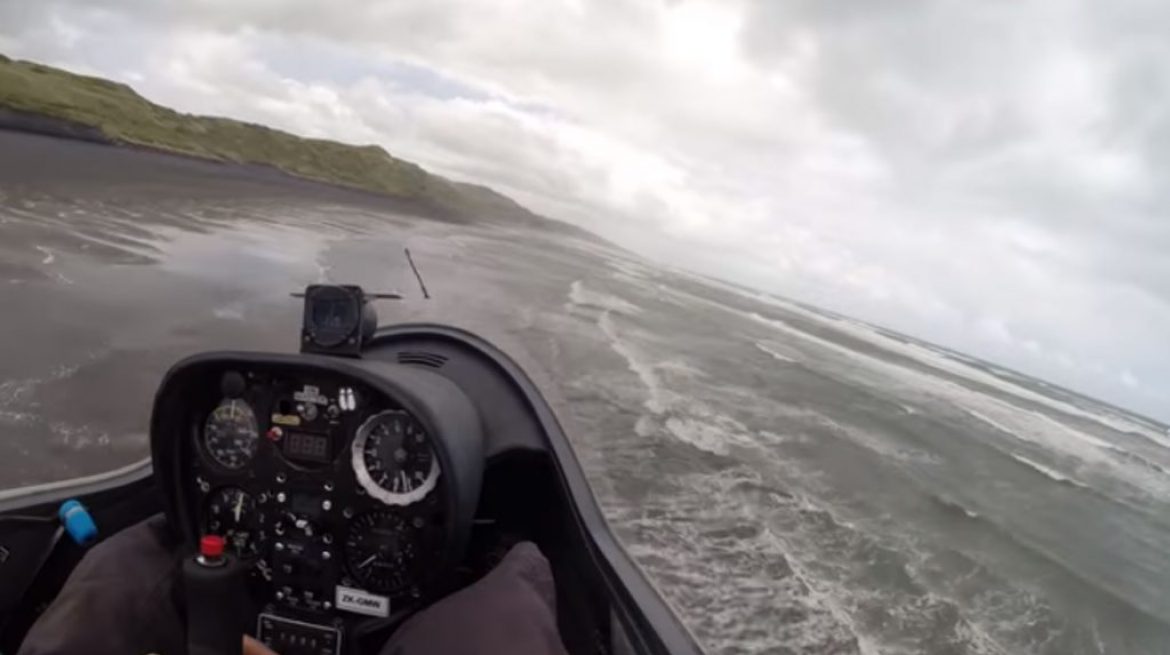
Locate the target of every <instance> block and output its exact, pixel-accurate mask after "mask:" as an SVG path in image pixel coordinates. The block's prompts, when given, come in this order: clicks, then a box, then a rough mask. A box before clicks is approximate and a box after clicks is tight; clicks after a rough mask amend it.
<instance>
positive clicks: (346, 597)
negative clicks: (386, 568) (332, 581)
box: [337, 585, 390, 618]
mask: <svg viewBox="0 0 1170 655" xmlns="http://www.w3.org/2000/svg"><path fill="white" fill-rule="evenodd" d="M337 609H339V610H345V611H347V612H355V613H357V614H365V615H366V616H380V617H382V618H386V617H387V616H390V599H389V598H387V597H386V596H377V595H374V594H371V593H370V592H368V591H362V590H361V589H354V588H352V587H343V586H341V585H337Z"/></svg>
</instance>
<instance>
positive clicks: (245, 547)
mask: <svg viewBox="0 0 1170 655" xmlns="http://www.w3.org/2000/svg"><path fill="white" fill-rule="evenodd" d="M206 527H207V532H208V533H210V534H218V535H221V536H223V538H224V540H226V541H227V544H228V546H229V547H230V548H231V549H232V551H233V552H234V553H235V554H236V555H239V556H240V557H255V556H256V555H257V554H259V551H260V543H259V541H260V539H259V532H260V518H259V516H258V515H257V513H256V501H255V500H254V499H253V498H252V496H251V495H250V494H249V493H248V492H246V491H244V490H243V489H239V488H237V487H221V488H219V489H216V490H215V491H214V492H212V494H211V495H210V496H208V497H207V526H206Z"/></svg>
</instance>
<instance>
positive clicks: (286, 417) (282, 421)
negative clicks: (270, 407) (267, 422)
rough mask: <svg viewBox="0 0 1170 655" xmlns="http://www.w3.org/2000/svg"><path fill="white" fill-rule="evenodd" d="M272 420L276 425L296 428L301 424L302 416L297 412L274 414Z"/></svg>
mask: <svg viewBox="0 0 1170 655" xmlns="http://www.w3.org/2000/svg"><path fill="white" fill-rule="evenodd" d="M272 422H273V423H275V424H276V425H287V426H291V427H294V428H295V427H298V426H300V424H301V417H299V416H297V415H296V414H273V415H272Z"/></svg>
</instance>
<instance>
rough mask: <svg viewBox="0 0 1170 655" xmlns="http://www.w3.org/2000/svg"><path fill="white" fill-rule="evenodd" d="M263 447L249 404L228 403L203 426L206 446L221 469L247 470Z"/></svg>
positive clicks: (240, 401) (219, 408)
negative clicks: (258, 450)
mask: <svg viewBox="0 0 1170 655" xmlns="http://www.w3.org/2000/svg"><path fill="white" fill-rule="evenodd" d="M259 445H260V430H259V428H258V427H257V425H256V415H255V414H254V413H253V412H252V408H251V407H249V406H248V403H246V402H244V401H242V400H240V399H238V398H232V399H230V400H224V401H223V402H222V403H220V405H219V406H218V407H216V408H215V411H213V412H211V415H210V416H208V417H207V423H206V424H205V425H204V426H203V446H204V448H206V450H207V454H208V455H210V456H211V458H212V459H213V460H215V462H216V463H217V464H219V465H220V466H222V467H224V468H226V469H230V470H233V471H236V470H239V469H242V468H244V467H245V466H246V465H247V464H248V462H250V461H251V460H252V457H253V456H254V455H255V454H256V449H257V448H258V447H259Z"/></svg>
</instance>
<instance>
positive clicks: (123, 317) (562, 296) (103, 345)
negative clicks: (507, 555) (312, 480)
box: [0, 133, 1170, 654]
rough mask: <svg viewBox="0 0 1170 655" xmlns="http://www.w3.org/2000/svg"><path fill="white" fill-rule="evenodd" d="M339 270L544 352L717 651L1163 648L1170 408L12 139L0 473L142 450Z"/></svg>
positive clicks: (189, 176)
mask: <svg viewBox="0 0 1170 655" xmlns="http://www.w3.org/2000/svg"><path fill="white" fill-rule="evenodd" d="M403 247H409V248H410V249H411V251H412V253H413V254H414V255H415V259H416V261H417V262H418V263H419V265H420V268H421V269H422V272H423V274H424V276H425V277H426V281H427V286H428V288H429V289H430V291H431V293H432V295H433V296H434V297H433V299H431V300H423V299H421V298H420V297H419V294H418V293H417V290H416V289H415V287H414V280H413V276H412V275H411V273H410V271H409V269H408V268H407V267H406V264H405V261H404V259H403V258H402V256H401V250H402V248H403ZM320 281H336V282H357V283H360V284H363V285H364V286H365V287H366V288H367V289H370V290H395V289H397V290H401V291H403V292H404V293H405V294H406V295H407V297H408V298H407V300H405V301H403V302H401V303H395V304H385V305H382V306H381V314H382V318H383V321H384V322H389V321H394V320H441V321H446V322H451V323H455V324H457V325H461V326H464V327H468V328H470V329H473V330H477V331H479V332H481V333H483V334H484V335H485V336H487V337H488V338H489V339H491V340H493V341H495V342H497V343H498V344H499V345H501V346H502V347H504V348H505V349H506V350H508V351H509V352H510V353H511V354H512V355H513V356H515V357H516V358H517V359H518V360H519V361H520V362H521V363H522V364H523V365H525V366H526V367H527V368H528V369H529V370H530V372H531V373H532V375H533V376H534V377H535V378H536V380H537V382H538V383H540V384H541V385H542V387H543V388H544V389H545V391H546V393H547V394H548V396H549V397H550V399H551V400H552V402H553V404H554V407H555V408H556V409H557V411H558V413H559V415H560V417H561V418H562V420H563V422H564V423H565V424H566V427H567V429H568V431H569V433H570V436H571V438H572V439H573V443H574V447H575V448H576V449H577V451H578V453H579V455H580V457H581V460H582V463H583V465H584V466H585V468H586V470H587V473H588V475H589V477H590V479H591V481H592V483H593V486H594V490H595V493H596V494H597V496H598V498H599V500H600V501H601V504H602V506H603V508H604V510H605V512H606V514H607V516H608V518H609V520H610V522H611V524H612V525H613V527H614V528H615V530H616V532H617V533H618V535H619V537H620V538H621V540H622V541H623V543H624V544H625V545H626V547H627V548H628V549H629V550H630V551H631V553H632V554H633V555H634V557H635V558H636V559H637V561H638V562H639V563H640V564H641V566H642V567H643V568H644V569H645V570H646V571H647V573H648V575H649V576H650V578H651V579H652V581H653V582H654V583H655V584H656V586H657V587H658V588H659V590H660V591H661V592H662V594H663V595H664V596H665V597H666V598H667V599H668V601H669V602H670V603H671V604H672V606H673V607H674V608H675V609H676V610H677V611H678V613H679V614H680V615H681V616H682V617H683V618H684V620H685V622H686V623H687V624H688V626H689V627H690V628H691V630H692V631H693V632H694V634H695V635H696V637H697V638H698V639H699V641H700V642H701V643H702V645H703V646H704V648H705V649H707V650H708V651H709V652H712V653H1054V654H1055V653H1158V652H1164V651H1166V650H1167V644H1170V565H1168V564H1167V562H1168V558H1167V555H1166V553H1167V547H1168V546H1170V517H1168V516H1167V512H1166V509H1167V507H1168V501H1170V473H1168V472H1170V437H1168V436H1167V432H1166V427H1165V426H1162V425H1159V424H1157V423H1154V422H1152V421H1149V420H1147V419H1143V418H1141V417H1137V416H1133V415H1131V414H1128V413H1126V412H1124V411H1122V410H1119V409H1116V408H1113V407H1109V406H1106V405H1103V404H1100V403H1097V402H1094V401H1092V400H1089V399H1087V398H1083V397H1080V396H1077V395H1075V394H1072V393H1069V392H1066V391H1062V390H1060V389H1057V388H1055V387H1052V386H1050V385H1047V384H1044V383H1043V382H1040V381H1037V380H1031V379H1029V378H1027V377H1025V376H1022V375H1019V374H1017V373H1013V372H1010V371H1006V370H1003V369H1001V368H999V367H996V366H993V365H991V364H988V363H984V362H979V361H977V360H974V359H972V358H969V357H966V356H963V355H961V354H958V353H953V352H949V351H946V350H944V349H941V348H938V347H935V346H932V345H930V344H925V343H921V342H918V341H915V340H913V339H911V338H908V337H905V336H902V335H897V334H894V333H890V332H888V331H884V330H881V329H879V328H876V327H873V326H869V325H866V324H864V323H861V322H858V321H853V320H850V319H848V318H844V317H840V316H837V315H833V314H829V313H825V312H820V311H818V310H816V309H814V308H811V307H807V306H803V305H799V304H796V303H793V302H790V301H786V300H784V299H782V298H778V297H773V296H768V295H766V294H761V293H757V292H752V291H747V290H744V289H740V288H738V287H734V286H731V285H727V284H722V283H719V282H715V281H712V280H708V279H704V278H699V277H696V276H692V275H688V274H686V273H683V272H680V271H672V270H665V269H662V268H660V267H655V266H652V265H649V264H648V263H646V262H644V261H642V260H640V259H638V258H637V257H635V256H633V255H631V254H629V253H626V252H623V251H619V250H616V249H613V248H610V247H607V246H604V245H602V244H598V243H594V242H590V241H586V240H581V239H570V238H566V237H563V236H557V235H554V234H551V233H541V232H537V233H533V232H524V231H518V230H512V229H505V228H499V227H489V226H464V225H451V224H444V223H438V222H434V221H429V220H424V219H419V218H416V217H412V216H410V215H409V214H408V213H405V212H404V211H403V210H402V209H401V208H393V207H388V206H386V205H385V204H380V203H378V202H376V201H373V200H370V199H368V198H363V197H361V196H357V195H356V194H345V193H341V192H329V191H327V190H324V189H322V188H321V187H316V186H313V185H298V184H290V183H288V182H283V181H280V180H279V179H277V178H272V177H265V176H263V175H258V176H251V177H249V176H247V175H243V174H239V173H236V172H233V171H232V169H226V168H223V167H216V166H210V165H201V164H196V163H192V162H183V161H180V160H170V159H167V158H160V157H155V156H152V155H143V154H141V153H128V152H119V151H111V150H109V149H104V148H100V147H98V146H91V145H87V144H74V143H68V142H63V141H54V140H51V139H41V138H35V137H28V136H23V135H11V134H2V133H0V303H3V305H4V307H5V308H6V312H5V320H4V321H3V322H2V323H0V336H2V337H3V338H2V339H0V433H2V434H4V438H3V439H0V481H2V483H3V484H4V486H7V487H11V486H17V485H20V484H28V483H32V482H41V481H46V480H50V479H61V478H65V477H70V476H75V475H80V474H84V473H91V472H95V471H99V470H103V469H108V468H112V467H114V466H118V465H121V464H125V463H128V462H130V461H133V460H134V459H137V458H140V457H142V456H144V455H145V454H146V448H147V444H146V434H145V431H146V419H147V416H148V414H149V403H150V398H151V393H152V391H153V388H154V386H155V384H157V381H158V379H159V377H160V376H161V374H162V372H163V371H165V369H166V368H167V367H168V366H169V365H170V363H172V362H173V361H174V360H176V359H178V358H179V357H182V356H184V355H186V354H189V353H191V352H195V351H198V350H204V349H212V348H221V347H231V348H264V349H273V350H292V349H294V348H295V346H296V343H295V339H296V336H297V326H298V321H299V312H300V307H299V304H298V302H297V301H295V300H292V299H290V298H288V297H287V294H288V292H289V291H293V290H296V289H298V288H299V287H303V286H304V285H305V284H308V283H313V282H320Z"/></svg>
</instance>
